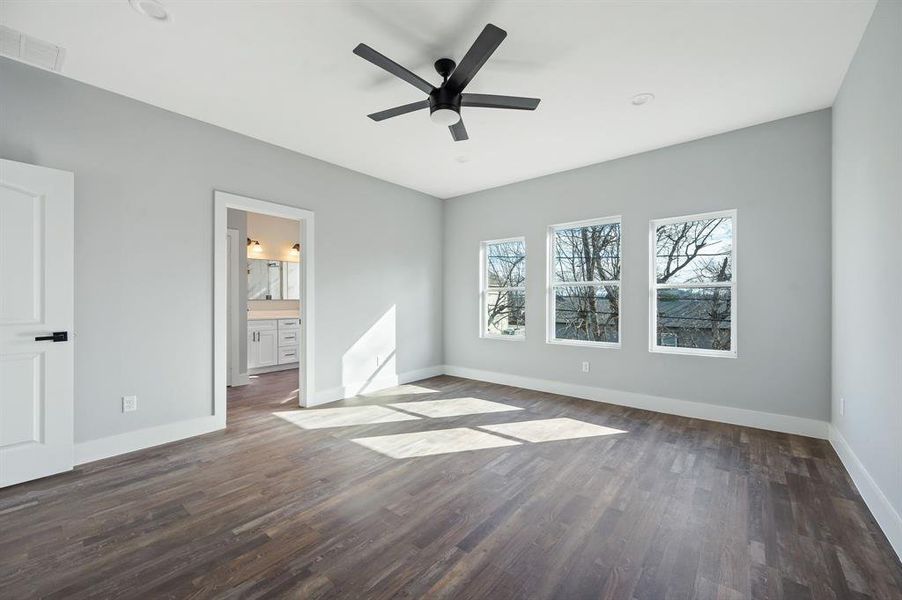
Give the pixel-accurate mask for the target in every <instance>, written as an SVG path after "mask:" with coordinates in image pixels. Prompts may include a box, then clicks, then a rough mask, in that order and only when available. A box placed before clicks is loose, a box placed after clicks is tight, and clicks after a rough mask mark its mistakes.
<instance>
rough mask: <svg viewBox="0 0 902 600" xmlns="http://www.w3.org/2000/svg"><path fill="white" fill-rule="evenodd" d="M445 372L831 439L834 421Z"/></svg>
mask: <svg viewBox="0 0 902 600" xmlns="http://www.w3.org/2000/svg"><path fill="white" fill-rule="evenodd" d="M445 374H447V375H453V376H456V377H464V378H466V379H477V380H479V381H488V382H490V383H499V384H502V385H510V386H513V387H520V388H526V389H528V390H536V391H539V392H548V393H551V394H560V395H562V396H573V397H575V398H583V399H586V400H594V401H596V402H607V403H609V404H618V405H621V406H630V407H633V408H642V409H645V410H653V411H656V412H662V413H667V414H670V415H679V416H681V417H691V418H693V419H704V420H706V421H718V422H721V423H730V424H733V425H744V426H746V427H755V428H758V429H767V430H770V431H779V432H781V433H794V434H797V435H805V436H808V437H815V438H820V439H827V438H828V436H829V427H830V424H829V423H828V422H826V421H818V420H816V419H806V418H803V417H793V416H790V415H779V414H776V413H767V412H759V411H755V410H747V409H744V408H735V407H731V406H721V405H717V404H705V403H703V402H692V401H689V400H678V399H676V398H667V397H664V396H650V395H647V394H637V393H635V392H623V391H619V390H609V389H605V388H599V387H593V386H588V385H578V384H573V383H563V382H560V381H552V380H549V379H536V378H533V377H523V376H520V375H509V374H507V373H498V372H495V371H482V370H479V369H470V368H467V367H455V366H453V365H445Z"/></svg>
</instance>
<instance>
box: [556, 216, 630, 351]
mask: <svg viewBox="0 0 902 600" xmlns="http://www.w3.org/2000/svg"><path fill="white" fill-rule="evenodd" d="M553 235H554V240H553V243H554V281H553V282H552V291H553V294H554V337H555V339H559V340H577V341H585V342H607V343H618V342H619V341H620V223H619V221H618V222H607V223H605V222H602V223H598V224H587V225H580V226H574V227H561V228H559V229H558V228H556V229H554V230H553Z"/></svg>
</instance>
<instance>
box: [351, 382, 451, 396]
mask: <svg viewBox="0 0 902 600" xmlns="http://www.w3.org/2000/svg"><path fill="white" fill-rule="evenodd" d="M436 392H438V390H433V389H431V388H427V387H423V386H421V385H399V386H398V387H393V388H388V389H387V390H379V391H377V392H367V393H365V394H361V396H366V397H367V398H384V397H386V396H408V395H412V394H435V393H436Z"/></svg>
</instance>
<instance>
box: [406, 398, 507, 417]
mask: <svg viewBox="0 0 902 600" xmlns="http://www.w3.org/2000/svg"><path fill="white" fill-rule="evenodd" d="M389 406H391V407H393V408H398V409H400V410H404V411H407V412H412V413H414V414H416V415H423V416H424V417H430V418H433V419H437V418H441V417H459V416H462V415H481V414H484V413H496V412H504V411H508V410H523V409H522V408H520V407H519V406H511V405H509V404H502V403H500V402H491V401H489V400H480V399H479V398H448V399H447V400H421V401H419V402H397V403H395V404H389Z"/></svg>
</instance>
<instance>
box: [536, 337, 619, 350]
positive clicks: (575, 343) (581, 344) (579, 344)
mask: <svg viewBox="0 0 902 600" xmlns="http://www.w3.org/2000/svg"><path fill="white" fill-rule="evenodd" d="M545 343H546V344H552V345H554V346H577V347H580V348H611V349H614V350H619V349H620V342H586V341H583V340H558V339H552V340H545Z"/></svg>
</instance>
